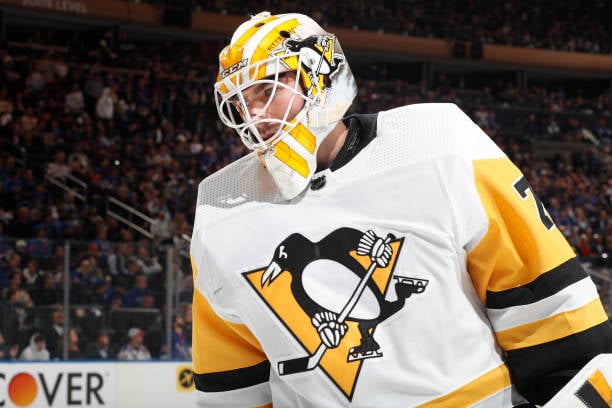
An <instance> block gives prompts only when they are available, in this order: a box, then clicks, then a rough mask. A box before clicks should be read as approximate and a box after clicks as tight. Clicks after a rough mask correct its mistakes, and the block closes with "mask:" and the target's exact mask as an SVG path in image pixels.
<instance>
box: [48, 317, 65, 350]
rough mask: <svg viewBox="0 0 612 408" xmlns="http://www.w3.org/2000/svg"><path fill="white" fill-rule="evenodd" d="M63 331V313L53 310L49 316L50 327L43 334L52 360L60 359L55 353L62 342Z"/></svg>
mask: <svg viewBox="0 0 612 408" xmlns="http://www.w3.org/2000/svg"><path fill="white" fill-rule="evenodd" d="M64 331H65V330H64V312H63V311H61V310H55V311H53V313H52V314H51V327H49V328H48V329H47V331H46V333H45V338H46V343H47V346H48V349H49V350H50V351H51V358H53V359H56V358H61V355H58V354H56V351H57V350H58V349H59V347H60V346H59V344H60V342H61V341H62V336H63V335H64Z"/></svg>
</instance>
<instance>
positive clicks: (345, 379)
mask: <svg viewBox="0 0 612 408" xmlns="http://www.w3.org/2000/svg"><path fill="white" fill-rule="evenodd" d="M403 241H404V239H403V238H399V239H398V238H396V237H395V236H393V235H392V234H389V235H387V236H386V237H381V236H378V235H376V234H375V233H374V232H373V231H366V232H365V233H364V232H362V231H358V230H356V229H352V228H340V229H338V230H335V231H334V232H332V233H330V234H329V235H328V236H326V237H325V238H324V239H322V240H321V241H319V242H312V241H310V240H309V239H308V238H306V237H304V236H303V235H301V234H298V233H295V234H292V235H290V236H288V237H287V238H286V239H285V240H283V241H282V242H281V243H280V244H279V245H278V246H277V248H276V249H275V251H274V255H273V256H272V260H271V262H270V263H269V265H268V266H267V267H264V268H261V269H258V270H255V271H251V272H246V273H244V276H245V278H246V279H247V281H248V282H249V283H250V284H251V286H252V288H253V289H254V290H255V291H256V292H257V293H258V294H259V295H260V297H261V298H262V299H263V300H264V302H265V303H266V304H267V305H268V307H270V309H271V310H272V311H273V312H274V313H275V314H276V316H277V317H278V319H279V320H280V321H281V322H282V323H283V324H284V325H285V326H286V327H287V329H288V330H289V331H290V332H291V333H292V334H293V335H294V336H295V338H296V340H297V341H298V342H300V344H301V345H302V346H303V348H304V350H305V353H304V355H303V356H298V357H296V358H293V359H289V360H285V361H281V362H279V363H278V372H279V374H280V375H281V376H284V375H290V374H295V373H299V372H304V371H308V370H312V369H314V368H316V367H320V368H321V369H322V370H323V371H324V372H325V373H326V374H327V375H328V377H330V379H331V380H332V381H333V382H334V383H335V384H336V385H337V386H338V387H339V389H340V390H341V391H342V392H343V393H344V394H345V395H346V397H347V398H348V399H349V400H351V399H352V395H353V393H354V388H355V384H356V382H357V378H358V376H359V371H360V369H361V365H362V363H363V361H364V360H365V359H370V358H378V357H381V356H382V355H383V350H381V348H380V345H379V344H378V343H377V342H376V339H375V336H374V331H375V329H376V327H377V326H378V325H379V324H380V323H381V322H383V321H385V320H386V319H387V318H389V317H390V316H392V315H393V314H395V313H396V312H398V311H399V310H400V309H402V308H403V307H404V305H405V303H406V300H407V299H408V298H409V297H410V296H411V295H413V294H418V293H422V292H424V291H425V288H426V286H427V283H428V281H427V280H425V279H419V278H411V277H405V276H394V273H393V272H394V268H395V263H396V260H397V256H398V254H399V253H400V251H401V248H402V244H403ZM392 282H395V283H394V284H392Z"/></svg>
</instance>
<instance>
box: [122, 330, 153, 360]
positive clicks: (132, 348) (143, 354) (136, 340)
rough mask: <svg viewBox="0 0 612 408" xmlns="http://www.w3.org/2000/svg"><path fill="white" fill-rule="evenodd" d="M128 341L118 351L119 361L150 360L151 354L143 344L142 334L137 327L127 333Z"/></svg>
mask: <svg viewBox="0 0 612 408" xmlns="http://www.w3.org/2000/svg"><path fill="white" fill-rule="evenodd" d="M127 337H128V341H127V343H125V344H124V345H123V346H121V348H120V349H119V353H118V354H117V358H118V359H119V360H150V359H151V353H150V352H149V349H148V348H147V347H146V346H145V345H144V344H143V338H144V332H143V331H142V330H141V329H139V328H138V327H132V328H131V329H130V330H128V333H127Z"/></svg>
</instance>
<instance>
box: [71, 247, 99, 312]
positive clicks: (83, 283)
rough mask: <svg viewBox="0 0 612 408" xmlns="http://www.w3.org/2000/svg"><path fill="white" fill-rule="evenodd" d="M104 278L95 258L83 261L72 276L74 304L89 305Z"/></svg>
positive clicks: (87, 258) (72, 298)
mask: <svg viewBox="0 0 612 408" xmlns="http://www.w3.org/2000/svg"><path fill="white" fill-rule="evenodd" d="M103 280H104V276H103V274H102V271H101V270H100V268H99V267H98V265H97V260H96V258H95V257H93V256H89V257H85V258H83V259H81V262H80V263H79V266H78V267H77V268H76V270H75V271H73V272H72V274H71V279H70V298H71V300H72V302H73V303H76V304H87V303H89V302H90V301H91V300H92V298H93V291H94V287H95V285H96V284H98V283H99V282H102V281H103Z"/></svg>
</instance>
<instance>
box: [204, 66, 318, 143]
mask: <svg viewBox="0 0 612 408" xmlns="http://www.w3.org/2000/svg"><path fill="white" fill-rule="evenodd" d="M269 62H270V61H266V63H269ZM273 64H274V65H277V67H279V66H280V62H278V61H275V62H273ZM262 65H263V64H262ZM258 70H259V67H258V66H255V67H253V66H251V67H249V68H246V69H244V70H243V71H241V72H238V73H236V74H235V75H234V76H230V80H231V81H232V83H233V84H235V85H234V86H233V89H232V90H231V91H230V92H226V93H225V94H223V93H222V92H217V93H216V96H217V107H218V111H219V114H220V118H221V120H222V121H223V122H224V123H225V124H226V125H228V126H229V127H231V128H233V129H235V130H236V131H237V132H238V134H239V135H240V137H241V139H242V141H243V142H244V144H245V145H246V146H247V147H248V148H250V149H251V150H258V151H264V150H266V149H268V148H269V147H270V146H272V145H274V143H276V142H277V141H278V140H280V139H281V138H282V136H283V134H286V133H287V132H289V131H290V130H291V129H293V127H294V126H295V123H296V120H295V119H296V118H297V117H298V116H299V115H300V113H301V112H303V110H304V107H305V105H306V104H307V103H308V102H312V101H311V98H307V97H306V96H305V95H304V92H303V90H302V86H301V85H300V81H299V71H293V70H291V71H285V72H279V70H276V72H275V73H274V74H273V75H269V76H266V77H263V78H260V79H254V80H244V77H245V72H248V73H250V72H257V71H258Z"/></svg>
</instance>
